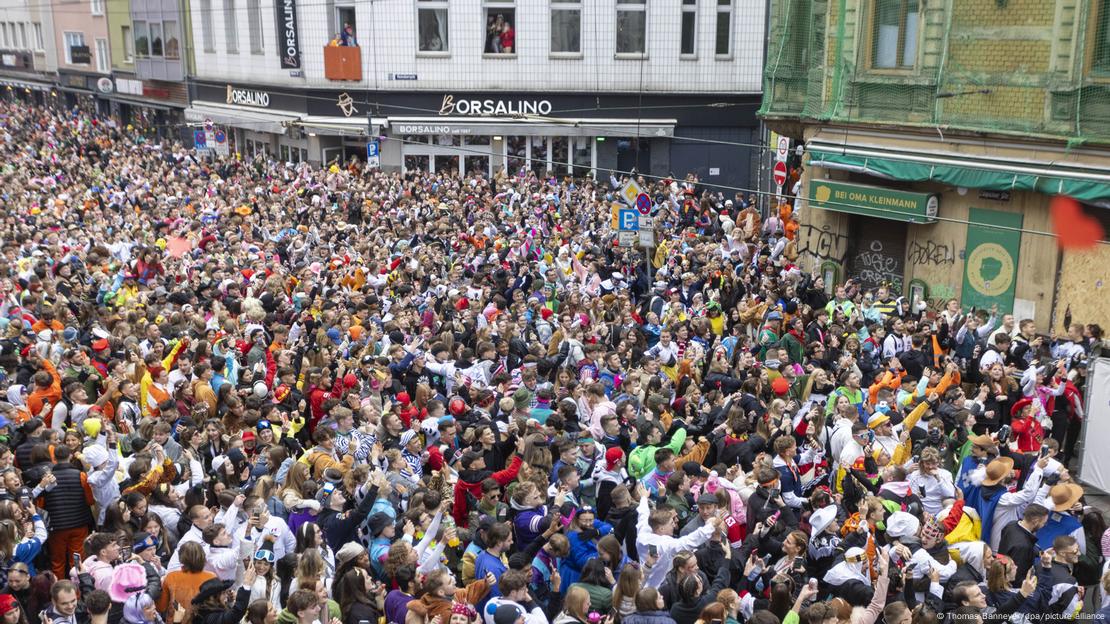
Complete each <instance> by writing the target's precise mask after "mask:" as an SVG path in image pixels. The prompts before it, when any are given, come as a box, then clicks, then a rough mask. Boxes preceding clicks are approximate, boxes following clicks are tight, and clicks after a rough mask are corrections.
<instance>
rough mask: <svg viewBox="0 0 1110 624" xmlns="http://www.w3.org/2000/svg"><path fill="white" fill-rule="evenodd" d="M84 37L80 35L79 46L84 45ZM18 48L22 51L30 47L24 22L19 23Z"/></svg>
mask: <svg viewBox="0 0 1110 624" xmlns="http://www.w3.org/2000/svg"><path fill="white" fill-rule="evenodd" d="M84 37H85V35H83V34H82V35H81V45H85V38H84ZM19 47H21V48H23V49H24V50H26V49H28V48H30V47H31V41H30V40H29V39H27V24H25V23H24V22H20V23H19Z"/></svg>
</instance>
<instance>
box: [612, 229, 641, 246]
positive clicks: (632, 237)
mask: <svg viewBox="0 0 1110 624" xmlns="http://www.w3.org/2000/svg"><path fill="white" fill-rule="evenodd" d="M636 240H637V235H636V232H626V231H623V230H622V231H620V232H617V244H618V245H620V246H621V247H635V246H636Z"/></svg>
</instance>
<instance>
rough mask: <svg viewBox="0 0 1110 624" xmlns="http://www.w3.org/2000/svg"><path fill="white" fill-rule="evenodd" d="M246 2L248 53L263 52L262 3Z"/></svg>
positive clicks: (251, 0) (264, 48)
mask: <svg viewBox="0 0 1110 624" xmlns="http://www.w3.org/2000/svg"><path fill="white" fill-rule="evenodd" d="M246 2H247V35H248V37H249V39H250V44H249V45H250V53H251V54H265V53H266V34H265V29H264V28H263V27H262V3H261V1H260V0H246ZM163 32H164V29H163ZM179 56H180V55H179Z"/></svg>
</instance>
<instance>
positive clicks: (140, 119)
mask: <svg viewBox="0 0 1110 624" xmlns="http://www.w3.org/2000/svg"><path fill="white" fill-rule="evenodd" d="M96 87H97V90H98V91H99V92H100V96H101V97H102V98H104V99H106V100H108V102H109V106H110V110H111V114H112V116H113V117H114V118H115V119H117V120H119V121H120V122H121V123H124V124H131V125H134V126H135V127H138V128H145V129H148V130H149V131H151V132H154V133H155V134H157V136H159V137H163V138H173V139H180V138H184V137H186V136H187V135H188V134H189V133H188V131H187V130H188V129H187V128H185V127H184V122H185V116H184V112H185V108H186V107H187V106H188V89H187V88H186V87H185V85H184V84H183V83H174V82H163V81H158V80H139V79H137V78H134V77H131V75H119V76H115V77H114V78H108V77H103V78H100V79H99V80H97V83H96Z"/></svg>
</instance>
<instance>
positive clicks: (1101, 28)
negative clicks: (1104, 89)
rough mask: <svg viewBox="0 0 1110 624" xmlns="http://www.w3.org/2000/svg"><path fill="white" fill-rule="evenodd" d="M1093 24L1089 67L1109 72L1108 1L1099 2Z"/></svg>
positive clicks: (1109, 10)
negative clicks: (1093, 36)
mask: <svg viewBox="0 0 1110 624" xmlns="http://www.w3.org/2000/svg"><path fill="white" fill-rule="evenodd" d="M1097 11H1098V17H1097V20H1098V21H1097V22H1096V23H1095V28H1096V29H1097V30H1096V31H1095V53H1094V59H1092V62H1091V67H1092V68H1093V69H1094V70H1095V71H1097V72H1110V0H1099V3H1098V7H1097Z"/></svg>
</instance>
